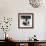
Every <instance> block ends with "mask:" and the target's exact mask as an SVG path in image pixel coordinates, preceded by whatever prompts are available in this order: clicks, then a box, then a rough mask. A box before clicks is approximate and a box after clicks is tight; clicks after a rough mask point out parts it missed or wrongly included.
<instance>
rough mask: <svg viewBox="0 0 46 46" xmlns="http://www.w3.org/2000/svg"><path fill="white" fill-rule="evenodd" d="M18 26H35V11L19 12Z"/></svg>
mask: <svg viewBox="0 0 46 46" xmlns="http://www.w3.org/2000/svg"><path fill="white" fill-rule="evenodd" d="M18 27H19V28H32V27H33V13H19V14H18Z"/></svg>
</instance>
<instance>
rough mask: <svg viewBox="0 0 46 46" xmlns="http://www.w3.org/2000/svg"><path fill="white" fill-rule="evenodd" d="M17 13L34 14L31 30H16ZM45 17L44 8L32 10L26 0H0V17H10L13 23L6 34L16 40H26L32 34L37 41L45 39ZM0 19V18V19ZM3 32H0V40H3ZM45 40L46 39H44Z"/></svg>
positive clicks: (45, 11) (45, 10) (45, 8)
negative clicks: (35, 36)
mask: <svg viewBox="0 0 46 46" xmlns="http://www.w3.org/2000/svg"><path fill="white" fill-rule="evenodd" d="M18 13H34V28H33V29H18ZM45 15H46V6H45V5H43V7H40V8H33V7H31V6H30V4H29V1H28V0H0V16H1V17H4V16H6V17H12V18H13V22H12V26H11V28H10V31H8V32H7V33H8V34H9V35H10V37H12V38H13V39H16V40H27V39H29V37H32V36H33V35H34V34H36V35H37V39H39V40H44V39H45V34H46V33H45V21H44V20H45ZM1 17H0V18H1ZM2 33H3V31H0V35H1V36H0V39H4V37H2V35H4V33H3V34H2ZM45 40H46V39H45Z"/></svg>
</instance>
